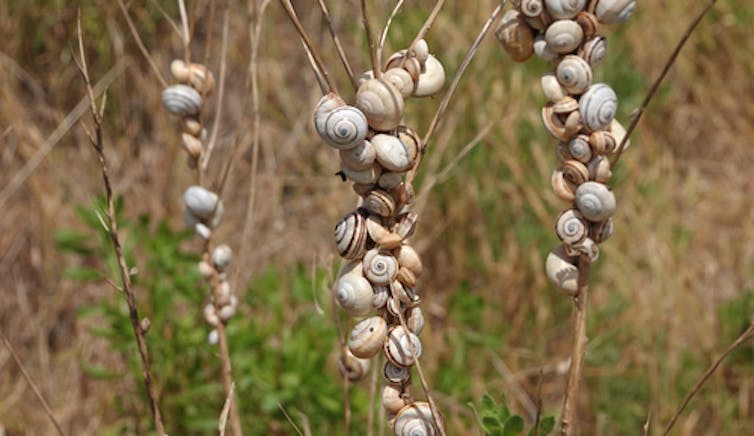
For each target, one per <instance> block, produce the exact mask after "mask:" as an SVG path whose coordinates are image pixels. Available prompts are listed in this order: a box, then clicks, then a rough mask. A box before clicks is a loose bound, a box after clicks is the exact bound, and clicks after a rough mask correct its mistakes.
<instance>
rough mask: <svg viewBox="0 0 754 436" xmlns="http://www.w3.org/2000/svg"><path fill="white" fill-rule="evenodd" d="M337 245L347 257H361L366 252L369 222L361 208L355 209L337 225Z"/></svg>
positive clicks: (342, 254)
mask: <svg viewBox="0 0 754 436" xmlns="http://www.w3.org/2000/svg"><path fill="white" fill-rule="evenodd" d="M335 245H336V246H337V249H338V254H340V255H341V256H342V257H344V258H346V259H360V258H361V257H362V256H364V253H366V245H367V223H366V216H365V214H364V213H363V212H362V211H361V210H355V211H353V212H351V213H349V214H347V215H346V216H344V217H343V218H341V219H340V221H338V223H337V224H336V225H335Z"/></svg>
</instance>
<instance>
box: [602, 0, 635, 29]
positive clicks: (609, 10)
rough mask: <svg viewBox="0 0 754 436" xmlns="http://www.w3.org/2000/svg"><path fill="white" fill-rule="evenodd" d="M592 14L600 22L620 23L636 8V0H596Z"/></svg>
mask: <svg viewBox="0 0 754 436" xmlns="http://www.w3.org/2000/svg"><path fill="white" fill-rule="evenodd" d="M596 3H597V4H596V6H595V7H594V14H595V15H597V19H599V20H600V23H604V24H613V23H622V22H624V21H626V20H628V19H629V18H630V17H631V14H632V13H633V12H634V9H635V8H636V0H598V1H597V2H596Z"/></svg>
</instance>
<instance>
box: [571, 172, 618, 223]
mask: <svg viewBox="0 0 754 436" xmlns="http://www.w3.org/2000/svg"><path fill="white" fill-rule="evenodd" d="M575 202H576V207H577V208H578V209H579V211H580V212H581V213H582V214H583V215H584V218H586V219H588V220H589V221H592V222H600V221H605V220H606V219H608V218H610V217H611V216H612V215H613V213H614V212H615V195H614V194H613V192H612V191H610V189H608V187H607V186H605V185H603V184H602V183H597V182H586V183H584V184H582V185H580V186H579V187H578V188H576V200H575Z"/></svg>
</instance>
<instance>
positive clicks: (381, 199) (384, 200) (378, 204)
mask: <svg viewBox="0 0 754 436" xmlns="http://www.w3.org/2000/svg"><path fill="white" fill-rule="evenodd" d="M364 208H365V209H366V210H368V211H369V212H371V213H373V214H375V215H379V216H382V217H387V216H391V215H393V212H395V200H393V197H392V196H391V195H390V194H388V193H387V192H385V191H383V190H381V189H375V190H374V191H372V192H370V193H369V195H367V197H366V198H365V199H364Z"/></svg>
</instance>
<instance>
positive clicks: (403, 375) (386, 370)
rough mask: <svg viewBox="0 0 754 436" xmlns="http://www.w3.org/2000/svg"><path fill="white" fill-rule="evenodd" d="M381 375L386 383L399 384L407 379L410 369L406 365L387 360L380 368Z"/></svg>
mask: <svg viewBox="0 0 754 436" xmlns="http://www.w3.org/2000/svg"><path fill="white" fill-rule="evenodd" d="M382 375H383V376H384V377H385V380H387V382H388V383H392V384H394V385H401V384H403V383H406V382H407V381H408V379H409V377H410V376H411V371H410V370H409V369H408V368H406V367H403V366H397V365H393V364H392V363H390V361H387V362H385V366H384V367H383V369H382Z"/></svg>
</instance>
